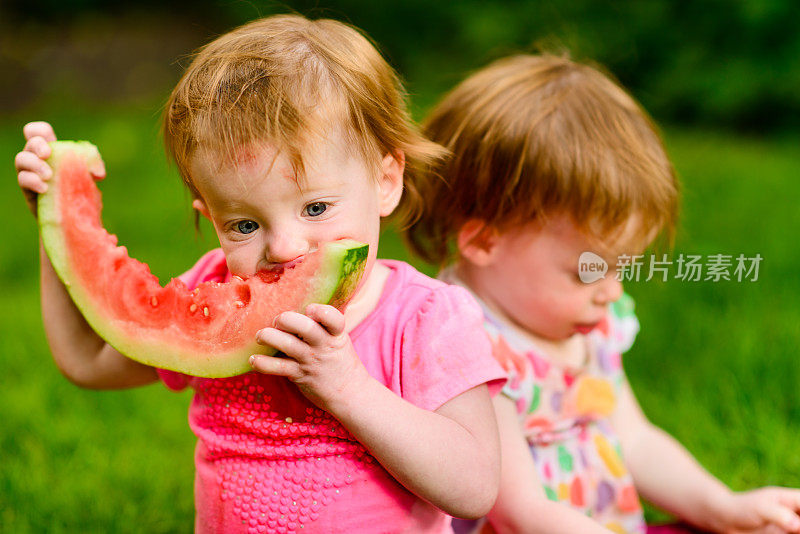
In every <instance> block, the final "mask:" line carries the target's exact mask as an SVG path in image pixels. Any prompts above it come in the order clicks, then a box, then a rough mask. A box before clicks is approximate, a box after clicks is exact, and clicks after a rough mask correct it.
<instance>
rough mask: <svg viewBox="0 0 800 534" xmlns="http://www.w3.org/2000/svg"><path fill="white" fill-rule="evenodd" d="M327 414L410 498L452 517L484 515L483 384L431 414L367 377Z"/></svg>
mask: <svg viewBox="0 0 800 534" xmlns="http://www.w3.org/2000/svg"><path fill="white" fill-rule="evenodd" d="M343 400H344V402H343V403H342V404H338V405H333V406H332V407H331V410H330V411H331V413H332V414H333V415H334V416H335V417H336V418H337V419H339V421H340V422H341V423H342V425H344V426H345V428H347V429H348V430H349V431H350V432H351V433H352V434H353V435H354V436H355V437H356V439H358V440H359V441H360V442H361V443H362V444H363V445H364V446H365V447H366V448H367V449H368V450H369V451H370V452H371V453H372V455H373V456H375V458H377V459H378V461H379V462H380V463H381V465H382V466H383V467H384V468H385V469H386V470H387V471H389V473H391V475H392V476H393V477H394V478H396V479H397V480H398V481H399V482H400V483H401V484H403V486H405V487H406V488H408V489H409V490H410V491H411V492H413V493H414V494H416V495H418V496H419V497H421V498H423V499H425V500H426V501H428V502H430V503H432V504H433V505H435V506H437V507H439V508H441V509H442V510H444V511H445V512H447V513H448V514H450V515H452V516H455V517H463V518H468V519H476V518H478V517H482V516H484V515H485V514H486V513H487V512H488V511H489V509H490V508H491V506H492V504H494V501H495V498H496V496H497V486H498V477H499V451H498V444H497V427H496V425H495V421H494V415H493V414H492V409H491V401H490V398H489V392H488V390H487V388H486V386H479V387H476V388H473V389H471V390H469V391H467V392H465V393H462V394H461V395H459V396H457V397H455V398H454V399H451V400H450V401H448V402H447V403H445V404H444V405H442V406H441V407H440V408H439V409H438V410H436V411H435V412H430V411H428V410H423V409H421V408H418V407H416V406H414V405H412V404H411V403H409V402H408V401H405V400H403V399H402V398H400V397H398V396H397V395H395V394H394V393H392V392H391V391H390V390H389V389H387V388H386V387H385V386H384V385H383V384H380V383H378V382H377V381H376V380H374V379H372V378H371V377H370V378H368V380H366V381H365V382H364V383H361V384H356V383H354V384H353V387H352V388H351V390H350V394H349V395H347V396H346V397H344V396H343Z"/></svg>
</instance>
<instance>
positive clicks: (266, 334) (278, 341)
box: [256, 328, 311, 360]
mask: <svg viewBox="0 0 800 534" xmlns="http://www.w3.org/2000/svg"><path fill="white" fill-rule="evenodd" d="M256 342H258V343H259V344H261V345H266V346H268V347H272V348H273V349H275V350H277V351H280V352H282V353H284V354H285V355H286V356H288V357H289V358H292V359H295V360H303V359H306V358H308V356H309V355H310V354H311V349H310V347H309V346H308V345H307V344H306V343H305V342H304V341H303V340H301V339H298V338H297V336H295V335H293V334H291V333H289V332H284V331H283V330H278V329H277V328H264V329H262V330H259V331H258V332H257V333H256Z"/></svg>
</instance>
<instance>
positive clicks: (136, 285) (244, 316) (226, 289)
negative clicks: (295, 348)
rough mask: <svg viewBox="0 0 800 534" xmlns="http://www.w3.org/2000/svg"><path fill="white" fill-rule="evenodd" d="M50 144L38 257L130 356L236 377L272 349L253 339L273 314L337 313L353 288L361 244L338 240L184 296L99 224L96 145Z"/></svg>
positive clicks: (178, 285) (362, 258) (363, 250)
mask: <svg viewBox="0 0 800 534" xmlns="http://www.w3.org/2000/svg"><path fill="white" fill-rule="evenodd" d="M51 147H52V150H53V153H52V155H51V157H50V158H49V159H48V163H49V164H50V166H51V167H52V168H53V178H52V179H51V181H50V182H49V187H48V191H47V192H46V193H44V194H43V195H40V197H39V201H38V217H39V226H40V230H41V234H42V241H43V242H44V246H45V249H46V251H47V255H48V257H49V258H50V261H51V263H52V264H53V267H54V268H55V270H56V272H57V273H58V275H59V277H60V278H61V280H62V281H63V283H64V285H65V286H66V288H67V290H68V291H69V293H70V296H71V297H72V299H73V301H74V302H75V304H76V306H77V307H78V308H79V309H80V310H81V313H82V314H83V315H84V317H85V318H86V320H87V322H88V323H89V324H90V325H91V326H92V328H93V329H94V330H95V331H96V332H97V333H98V334H99V335H100V336H101V337H102V338H103V339H105V340H106V341H107V342H108V343H109V344H110V345H112V346H113V347H114V348H116V349H117V350H119V351H120V352H121V353H123V354H125V355H126V356H128V357H129V358H132V359H134V360H137V361H139V362H142V363H145V364H148V365H152V366H155V367H160V368H164V369H171V370H174V371H180V372H183V373H187V374H190V375H194V376H203V377H224V376H233V375H236V374H241V373H245V372H247V371H249V370H250V366H249V364H248V358H249V356H250V355H251V354H254V353H263V354H271V353H274V351H271V350H270V349H268V348H267V347H264V346H262V345H258V344H257V343H256V342H255V333H256V332H257V331H258V330H260V329H262V328H264V327H266V326H270V325H271V324H272V321H273V319H274V318H275V316H277V315H278V314H279V313H281V312H284V311H287V310H302V309H304V308H305V306H306V305H307V304H309V303H312V302H322V303H330V304H332V305H334V306H337V307H342V306H343V305H344V304H345V303H346V302H347V300H348V299H349V298H350V297H351V296H352V294H353V292H354V291H355V289H356V287H357V285H358V281H359V279H360V277H361V275H362V273H363V270H364V266H365V264H366V258H367V252H368V246H367V245H365V244H363V243H358V242H355V241H351V240H341V241H335V242H331V243H326V244H325V245H323V246H322V247H320V249H319V250H317V251H316V252H313V253H311V254H308V255H306V256H305V257H304V258H303V260H302V261H301V262H299V263H296V264H294V265H293V266H291V267H289V268H286V269H284V270H282V271H280V272H277V271H262V272H259V273H257V274H256V275H255V276H253V277H251V278H249V279H247V280H242V279H240V278H238V277H233V279H232V280H231V281H230V282H226V283H217V282H204V283H202V284H200V285H199V286H198V287H197V288H196V289H194V290H193V291H190V290H189V289H188V288H187V287H186V285H185V284H184V283H183V282H182V281H180V280H178V279H173V280H171V281H170V282H169V283H168V284H167V285H166V286H165V287H162V286H161V285H160V284H159V281H158V279H157V278H156V277H155V276H154V275H153V274H151V273H150V268H149V267H148V266H147V265H146V264H144V263H142V262H140V261H137V260H135V259H133V258H131V257H129V256H128V252H127V250H126V249H125V247H122V246H117V237H116V236H115V235H112V234H109V233H108V232H107V231H106V230H105V229H104V228H103V226H102V221H101V218H100V213H101V210H102V202H101V197H100V191H99V190H98V188H97V186H96V184H95V181H94V179H93V178H92V177H91V175H90V173H89V171H88V169H89V168H90V166H91V165H92V163H93V162H94V161H96V160H97V159H99V158H100V154H99V153H98V151H97V148H95V147H94V145H92V144H90V143H87V142H83V141H82V142H71V141H57V142H53V143H51Z"/></svg>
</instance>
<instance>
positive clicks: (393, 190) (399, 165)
mask: <svg viewBox="0 0 800 534" xmlns="http://www.w3.org/2000/svg"><path fill="white" fill-rule="evenodd" d="M405 168H406V155H405V153H404V152H403V151H402V150H397V151H395V152H390V153H389V154H386V156H384V157H383V161H381V177H380V181H379V186H380V191H379V193H380V201H379V202H380V205H379V208H380V215H381V217H387V216H388V215H391V214H392V212H393V211H394V209H395V208H396V207H397V204H399V203H400V197H401V196H402V194H403V172H404V171H405Z"/></svg>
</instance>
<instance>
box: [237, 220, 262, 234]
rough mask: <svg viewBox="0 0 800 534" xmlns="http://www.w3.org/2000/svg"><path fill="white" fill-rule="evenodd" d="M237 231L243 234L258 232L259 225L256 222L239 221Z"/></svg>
mask: <svg viewBox="0 0 800 534" xmlns="http://www.w3.org/2000/svg"><path fill="white" fill-rule="evenodd" d="M236 229H237V230H238V231H239V232H240V233H242V234H249V233H251V232H255V231H256V230H258V223H257V222H255V221H239V222H238V223H236Z"/></svg>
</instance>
